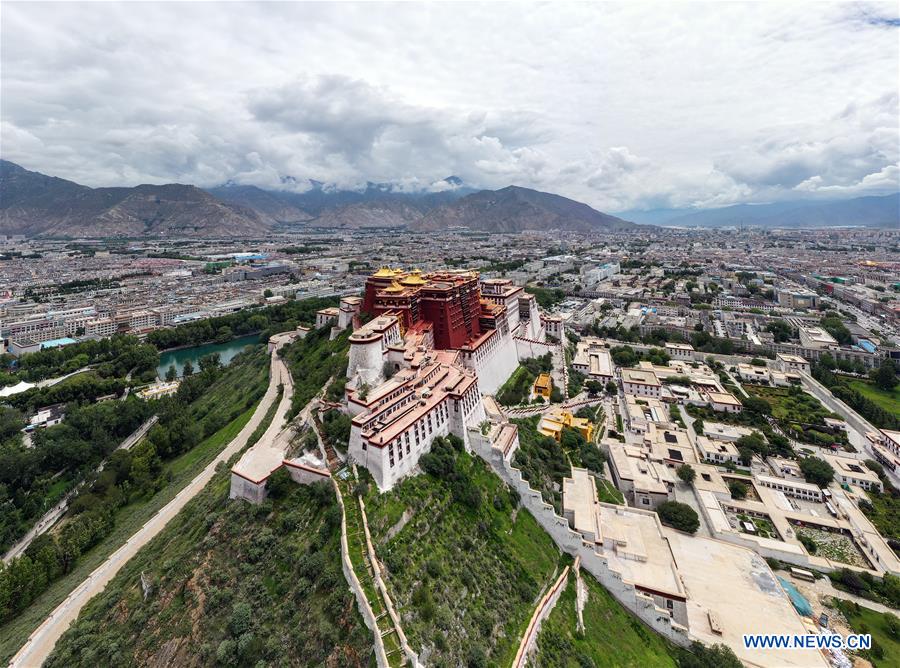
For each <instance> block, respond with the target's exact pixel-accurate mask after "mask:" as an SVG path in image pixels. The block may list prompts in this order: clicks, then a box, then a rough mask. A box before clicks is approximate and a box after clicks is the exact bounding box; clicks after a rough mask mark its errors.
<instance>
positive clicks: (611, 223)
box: [413, 186, 638, 232]
mask: <svg viewBox="0 0 900 668" xmlns="http://www.w3.org/2000/svg"><path fill="white" fill-rule="evenodd" d="M413 227H415V228H416V229H422V230H440V229H446V228H448V227H468V228H471V229H477V230H484V231H487V232H522V231H525V230H553V229H557V230H568V231H577V232H597V231H609V232H619V231H628V230H634V229H636V228H637V227H638V226H637V225H635V224H634V223H631V222H628V221H626V220H622V219H621V218H616V217H615V216H610V215H609V214H605V213H601V212H600V211H597V210H596V209H592V208H591V207H589V206H588V205H587V204H582V203H581V202H576V201H575V200H571V199H567V198H565V197H561V196H559V195H553V194H551V193H545V192H540V191H538V190H530V189H529V188H520V187H518V186H508V187H506V188H503V189H502V190H482V191H480V192H477V193H474V194H472V195H468V196H466V197H463V198H462V199H460V200H459V201H457V202H454V203H452V204H447V205H444V206H439V207H437V208H435V209H432V210H431V211H429V212H428V214H427V215H426V216H425V217H424V218H423V219H422V220H421V221H419V222H418V223H416V224H414V225H413Z"/></svg>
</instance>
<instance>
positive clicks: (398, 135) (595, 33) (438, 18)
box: [0, 2, 900, 211]
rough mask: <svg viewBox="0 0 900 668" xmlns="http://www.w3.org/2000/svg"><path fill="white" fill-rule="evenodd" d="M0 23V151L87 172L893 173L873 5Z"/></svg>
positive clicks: (646, 202)
mask: <svg viewBox="0 0 900 668" xmlns="http://www.w3.org/2000/svg"><path fill="white" fill-rule="evenodd" d="M0 26H2V28H0V29H2V35H0V37H2V54H0V57H2V75H0V95H2V97H0V122H2V128H0V141H2V144H0V155H2V157H3V158H6V159H8V160H12V161H14V162H17V163H19V164H21V165H23V166H24V167H26V168H28V169H33V170H37V171H41V172H45V173H48V174H53V175H56V176H61V177H63V178H68V179H72V180H74V181H78V182H80V183H84V184H87V185H92V186H100V185H135V184H138V183H166V182H172V181H177V182H182V183H194V184H197V185H201V186H211V185H216V184H219V183H222V182H225V181H227V180H229V179H231V180H234V181H237V182H242V183H250V184H255V185H259V186H264V187H278V186H279V184H281V183H282V182H283V181H284V179H285V177H293V178H294V179H296V180H297V182H298V183H299V184H301V185H299V186H293V187H299V188H305V187H306V185H305V184H306V183H307V181H306V180H307V179H316V180H320V181H324V182H327V183H333V184H337V185H339V186H342V187H353V186H356V185H358V184H362V183H365V182H366V181H378V182H383V181H387V182H393V183H397V184H402V185H403V186H404V187H408V188H427V187H432V188H436V187H440V186H438V185H435V184H437V183H438V182H440V180H441V179H442V178H443V177H445V176H448V175H451V174H453V175H458V176H459V177H461V178H462V179H463V180H464V181H465V182H466V183H467V184H469V185H472V186H477V187H490V188H495V187H503V186H506V185H509V184H516V185H522V186H527V187H533V188H538V189H542V190H548V191H552V192H557V193H559V194H562V195H566V196H569V197H573V198H576V199H579V200H582V201H585V202H587V203H589V204H591V205H593V206H595V207H597V208H600V209H602V210H607V211H622V210H626V209H630V208H662V207H685V206H695V207H714V206H721V205H726V204H734V203H739V202H765V201H775V200H782V199H790V198H811V197H851V196H858V195H864V194H885V193H889V192H896V191H897V190H898V189H900V167H898V160H900V148H898V146H900V127H898V125H900V114H898V71H900V40H898V37H900V18H898V9H897V3H895V2H890V3H883V4H878V3H865V4H850V3H835V4H831V3H809V4H800V3H796V4H790V3H747V4H738V3H729V4H721V3H676V4H672V3H669V4H665V5H663V4H637V3H628V4H624V3H623V4H572V5H568V4H559V3H553V4H521V3H515V4H486V5H477V4H437V5H427V6H426V5H420V4H373V3H365V4H318V3H316V4H312V3H309V4H307V3H299V4H293V3H274V2H266V3H253V4H249V3H248V4H244V3H191V4H186V3H185V4H181V3H141V4H133V3H119V4H106V3H88V4H75V3H66V4H58V5H57V4H48V3H37V4H35V3H27V4H26V3H16V2H4V3H3V8H2V22H0Z"/></svg>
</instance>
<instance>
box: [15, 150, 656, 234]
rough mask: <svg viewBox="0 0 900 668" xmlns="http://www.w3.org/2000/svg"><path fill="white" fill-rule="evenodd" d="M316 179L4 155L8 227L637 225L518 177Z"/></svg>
mask: <svg viewBox="0 0 900 668" xmlns="http://www.w3.org/2000/svg"><path fill="white" fill-rule="evenodd" d="M285 185H288V186H293V187H296V183H286V184H285ZM308 185H309V186H310V187H309V188H308V189H307V190H305V191H303V192H295V191H291V190H264V189H262V188H258V187H256V186H249V185H240V184H235V183H226V184H223V185H221V186H218V187H215V188H210V189H208V190H203V189H200V188H197V187H195V186H192V185H183V184H168V185H161V186H155V185H140V186H135V187H132V188H121V187H117V188H89V187H87V186H83V185H80V184H78V183H74V182H72V181H66V180H65V179H60V178H56V177H52V176H47V175H45V174H41V173H39V172H32V171H29V170H27V169H24V168H23V167H20V166H19V165H16V164H15V163H12V162H9V161H6V160H0V233H4V234H23V235H26V236H49V237H172V238H174V237H254V236H260V235H264V234H266V233H267V232H270V231H273V230H275V229H277V228H282V229H283V228H284V227H285V226H291V227H296V226H301V227H315V228H348V229H353V228H378V227H405V228H408V229H411V230H441V229H445V228H447V227H464V228H470V229H476V230H483V231H487V232H521V231H524V230H552V229H559V230H572V231H585V232H587V231H600V232H602V231H628V230H633V229H636V228H637V227H638V226H637V225H636V224H634V223H630V222H628V221H625V220H622V219H620V218H616V217H615V216H610V215H608V214H604V213H601V212H599V211H596V210H594V209H592V208H591V207H589V206H587V205H586V204H582V203H580V202H576V201H574V200H570V199H566V198H565V197H560V196H559V195H553V194H550V193H543V192H539V191H537V190H529V189H527V188H520V187H517V186H508V187H506V188H503V189H501V190H496V191H493V190H475V189H473V188H469V187H466V186H465V185H464V184H463V183H462V181H461V180H460V179H459V178H458V177H453V176H451V177H448V178H447V179H445V180H444V183H443V184H441V186H442V187H441V188H439V189H437V190H435V191H432V190H419V191H412V192H410V191H405V190H400V189H397V188H395V187H394V186H392V185H390V184H378V183H369V184H367V185H366V187H365V188H364V189H362V190H358V191H356V190H338V189H333V188H329V187H327V186H325V185H324V184H322V183H317V182H311V183H310V184H308Z"/></svg>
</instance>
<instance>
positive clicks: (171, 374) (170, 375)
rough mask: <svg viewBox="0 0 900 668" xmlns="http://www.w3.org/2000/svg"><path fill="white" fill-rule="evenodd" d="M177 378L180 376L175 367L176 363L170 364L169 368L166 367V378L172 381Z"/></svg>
mask: <svg viewBox="0 0 900 668" xmlns="http://www.w3.org/2000/svg"><path fill="white" fill-rule="evenodd" d="M176 378H178V369H176V368H175V365H174V364H170V365H169V368H168V369H166V380H167V381H168V382H170V383H171V382H172V381H173V380H175V379H176Z"/></svg>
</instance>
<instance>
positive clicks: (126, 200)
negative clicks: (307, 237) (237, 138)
mask: <svg viewBox="0 0 900 668" xmlns="http://www.w3.org/2000/svg"><path fill="white" fill-rule="evenodd" d="M266 229H267V227H266V225H265V223H264V222H263V220H262V219H261V218H260V216H259V215H258V214H257V213H256V212H255V211H253V210H251V209H247V208H244V207H240V206H235V205H229V204H226V203H224V202H221V201H219V200H217V199H216V198H215V197H213V196H212V195H210V194H209V193H207V192H205V191H203V190H200V189H199V188H196V187H194V186H190V185H181V184H168V185H162V186H154V185H140V186H135V187H133V188H88V187H87V186H82V185H79V184H77V183H74V182H72V181H66V180H65V179H59V178H55V177H51V176H46V175H44V174H40V173H38V172H31V171H28V170H26V169H23V168H22V167H20V166H18V165H16V164H14V163H11V162H8V161H5V160H3V161H0V233H3V234H24V235H27V236H56V237H79V236H91V237H144V236H153V237H183V236H188V237H217V236H237V237H240V236H253V235H258V234H262V233H264V232H265V231H266Z"/></svg>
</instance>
